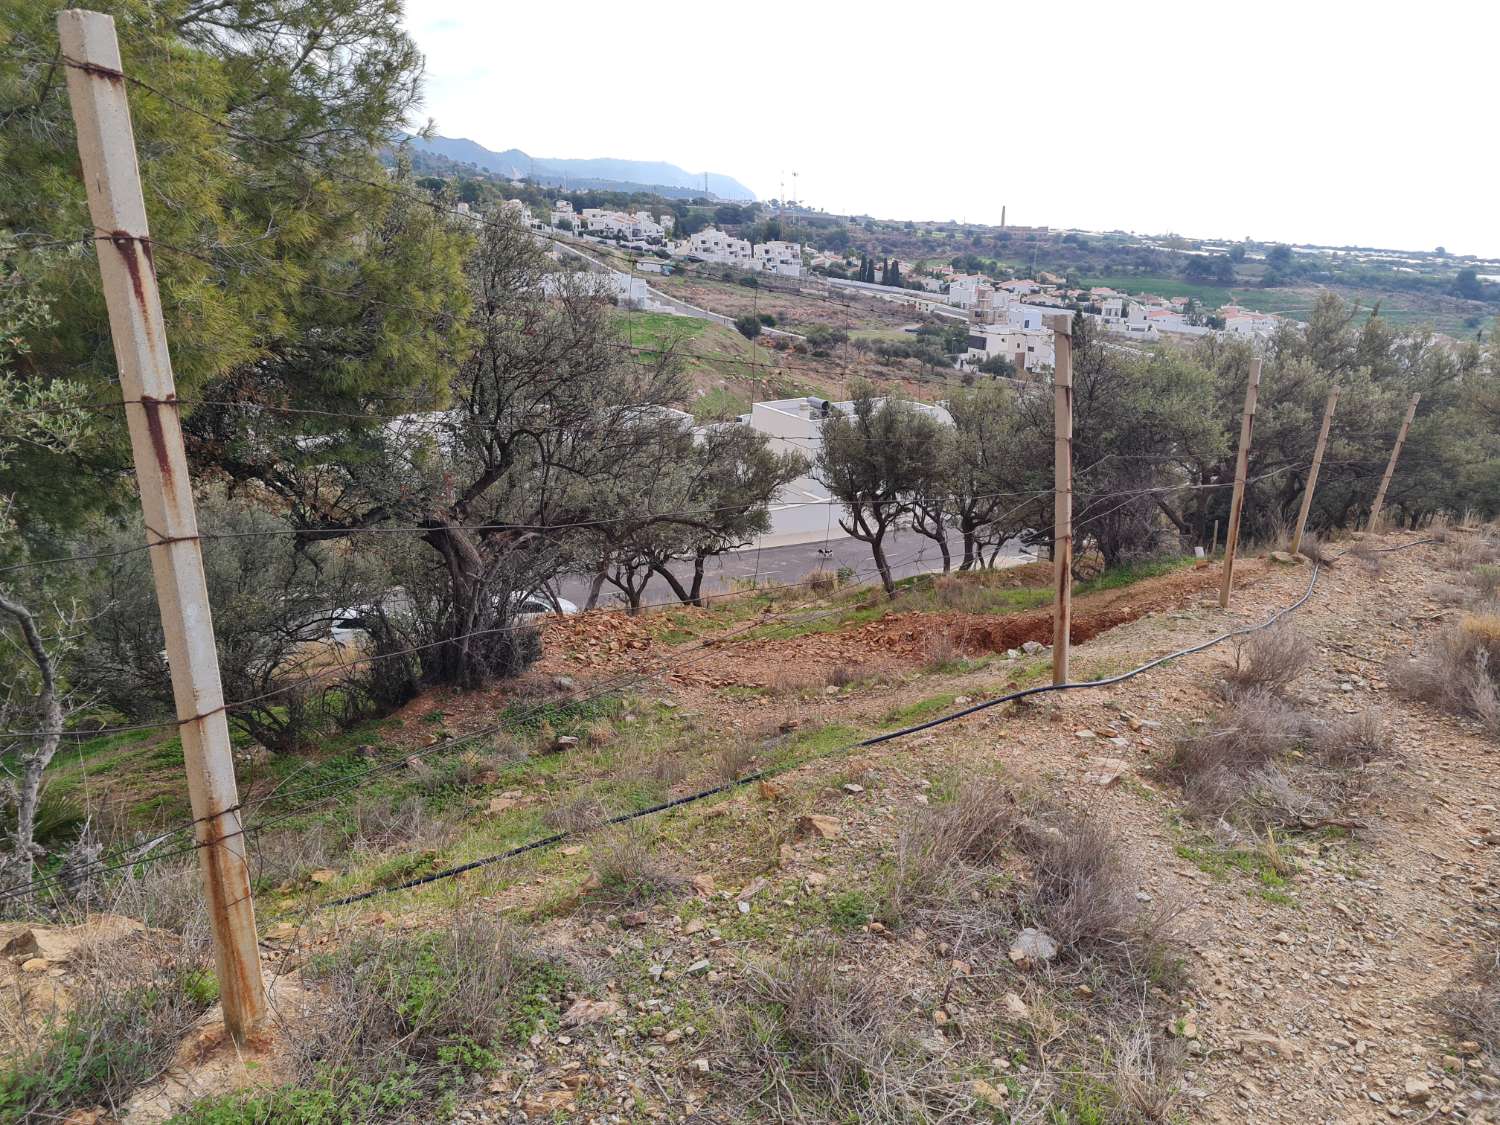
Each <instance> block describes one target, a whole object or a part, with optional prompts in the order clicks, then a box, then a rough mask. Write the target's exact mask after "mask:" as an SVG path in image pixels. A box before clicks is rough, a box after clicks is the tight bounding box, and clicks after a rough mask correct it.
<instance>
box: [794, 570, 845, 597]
mask: <svg viewBox="0 0 1500 1125" xmlns="http://www.w3.org/2000/svg"><path fill="white" fill-rule="evenodd" d="M802 588H803V589H805V590H806V591H807V592H808V593H809V594H812V595H814V596H815V597H819V598H826V597H827V596H828V595H829V594H831V593H833V592H834V591H835V590H837V589H838V588H839V580H838V576H837V575H836V574H834V573H832V572H831V571H827V570H815V571H813V572H812V573H810V574H808V575H807V576H806V577H805V578H803V579H802Z"/></svg>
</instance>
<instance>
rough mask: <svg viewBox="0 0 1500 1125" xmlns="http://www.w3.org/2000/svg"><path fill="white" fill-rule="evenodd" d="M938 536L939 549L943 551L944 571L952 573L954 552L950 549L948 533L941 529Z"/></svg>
mask: <svg viewBox="0 0 1500 1125" xmlns="http://www.w3.org/2000/svg"><path fill="white" fill-rule="evenodd" d="M936 538H937V545H938V550H939V551H941V552H942V553H943V573H944V574H950V573H952V571H953V552H952V551H951V550H949V549H948V533H947V532H946V531H940V532H939V533H938V534H937V536H936Z"/></svg>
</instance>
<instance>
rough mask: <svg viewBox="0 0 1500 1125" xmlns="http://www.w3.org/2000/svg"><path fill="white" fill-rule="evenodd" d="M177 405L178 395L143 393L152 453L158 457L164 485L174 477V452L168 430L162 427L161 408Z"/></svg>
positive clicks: (143, 408) (143, 406)
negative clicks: (159, 396) (161, 395)
mask: <svg viewBox="0 0 1500 1125" xmlns="http://www.w3.org/2000/svg"><path fill="white" fill-rule="evenodd" d="M176 405H177V396H176V395H173V396H172V397H171V398H164V399H162V398H152V397H151V396H150V395H146V394H143V395H141V409H142V410H143V411H145V414H146V430H147V432H148V433H149V434H150V435H151V453H152V455H153V456H154V457H155V458H156V464H157V467H158V468H159V469H161V475H162V484H163V485H166V484H167V483H168V482H170V481H171V479H172V453H171V447H170V446H169V445H168V444H167V433H166V430H165V429H163V427H162V420H161V408H162V407H164V406H176Z"/></svg>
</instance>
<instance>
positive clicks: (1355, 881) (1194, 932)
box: [1007, 548, 1500, 1122]
mask: <svg viewBox="0 0 1500 1125" xmlns="http://www.w3.org/2000/svg"><path fill="white" fill-rule="evenodd" d="M1432 552H1433V549H1432V548H1419V549H1417V550H1415V551H1411V552H1407V553H1404V554H1393V555H1389V556H1386V559H1385V562H1384V565H1383V573H1382V574H1380V575H1373V574H1370V573H1368V572H1367V571H1365V570H1364V569H1362V568H1361V567H1359V566H1358V564H1356V563H1354V562H1353V561H1352V560H1349V561H1346V562H1345V563H1344V564H1343V565H1341V566H1339V567H1337V568H1336V569H1335V570H1334V571H1332V572H1326V573H1325V575H1324V577H1323V579H1322V581H1321V582H1320V583H1319V586H1318V589H1317V591H1316V592H1315V594H1314V596H1313V598H1312V600H1311V601H1310V602H1309V604H1308V605H1307V607H1305V609H1304V610H1303V611H1302V612H1301V613H1300V614H1299V616H1298V626H1299V628H1301V629H1303V630H1305V631H1307V632H1308V633H1309V634H1310V635H1312V636H1313V637H1314V638H1315V639H1316V641H1317V642H1318V645H1319V654H1318V658H1317V660H1316V662H1315V664H1314V667H1313V669H1312V671H1311V672H1310V673H1309V674H1308V675H1307V676H1306V677H1305V678H1304V680H1303V681H1302V682H1301V683H1300V684H1299V685H1298V687H1297V694H1298V695H1299V696H1300V697H1301V698H1303V699H1304V700H1306V701H1308V702H1310V703H1311V704H1313V706H1314V709H1315V710H1316V711H1317V712H1319V713H1320V714H1324V715H1327V714H1333V713H1341V712H1354V711H1358V710H1363V709H1368V708H1378V709H1380V711H1381V712H1382V713H1383V714H1384V716H1385V721H1386V724H1387V729H1388V730H1389V731H1390V732H1391V733H1392V735H1393V742H1394V745H1395V747H1396V749H1397V753H1398V755H1399V761H1398V762H1397V763H1395V764H1394V765H1393V766H1391V767H1390V768H1388V769H1387V770H1386V771H1384V776H1382V777H1381V778H1380V779H1379V791H1378V793H1377V795H1376V796H1374V797H1373V798H1371V799H1370V800H1368V801H1367V802H1366V803H1365V804H1364V806H1363V807H1362V808H1361V809H1360V811H1359V816H1360V817H1361V820H1362V822H1363V823H1364V824H1366V825H1368V827H1367V828H1366V829H1365V830H1363V831H1360V832H1358V833H1357V834H1356V836H1355V838H1354V839H1353V840H1352V841H1350V842H1348V843H1334V844H1328V845H1319V844H1317V843H1303V844H1292V845H1288V846H1286V850H1287V851H1289V852H1291V853H1293V855H1294V856H1295V858H1296V860H1297V863H1298V865H1299V867H1300V870H1299V871H1298V873H1297V874H1295V875H1294V876H1293V877H1292V878H1291V883H1290V887H1289V888H1288V892H1289V893H1288V895H1286V896H1272V897H1286V898H1288V899H1289V901H1281V902H1278V901H1268V899H1267V897H1262V896H1261V895H1260V894H1258V893H1257V889H1258V888H1257V887H1256V885H1255V884H1254V881H1253V879H1251V878H1249V877H1247V876H1243V875H1236V876H1233V877H1230V878H1228V879H1224V878H1216V877H1215V876H1213V875H1210V874H1208V873H1205V872H1204V871H1202V870H1200V869H1199V867H1198V866H1195V864H1194V863H1193V862H1191V861H1190V860H1188V859H1185V858H1184V857H1183V856H1182V855H1181V854H1179V853H1180V851H1181V850H1183V849H1184V847H1185V840H1186V839H1187V837H1185V835H1184V833H1183V831H1182V830H1181V829H1180V828H1178V827H1175V826H1174V821H1175V817H1174V815H1173V810H1172V809H1171V808H1170V807H1163V806H1162V804H1160V803H1158V801H1157V799H1156V797H1155V795H1154V794H1152V793H1151V790H1149V789H1141V788H1139V787H1134V786H1132V787H1130V788H1129V789H1125V788H1122V789H1116V790H1111V791H1109V792H1107V793H1104V794H1100V795H1099V796H1098V797H1097V798H1094V801H1095V802H1097V805H1098V807H1099V808H1100V811H1101V812H1105V813H1106V815H1108V816H1109V818H1110V819H1111V820H1112V821H1113V822H1114V823H1115V824H1116V825H1117V827H1119V828H1120V829H1121V830H1122V831H1123V832H1124V833H1125V834H1126V836H1127V837H1129V838H1130V839H1132V840H1134V841H1135V844H1136V852H1137V854H1136V860H1137V862H1138V864H1140V866H1141V868H1142V869H1143V870H1147V871H1150V872H1151V874H1150V875H1149V876H1148V877H1147V878H1146V880H1145V885H1144V890H1145V892H1146V893H1149V894H1151V895H1153V896H1162V897H1165V898H1166V899H1168V900H1173V899H1175V900H1177V901H1180V902H1182V903H1183V904H1185V911H1184V914H1183V923H1184V929H1185V933H1186V935H1187V937H1188V941H1189V945H1190V948H1191V952H1192V964H1191V966H1190V970H1191V973H1192V976H1193V979H1194V985H1195V988H1194V992H1195V995H1194V1008H1195V1011H1194V1023H1196V1025H1197V1028H1198V1038H1197V1039H1196V1040H1195V1041H1193V1042H1191V1043H1190V1044H1189V1047H1190V1050H1191V1052H1192V1053H1191V1054H1190V1056H1189V1061H1188V1064H1187V1067H1186V1070H1185V1072H1184V1088H1185V1092H1186V1094H1187V1097H1188V1105H1189V1106H1190V1108H1191V1112H1192V1114H1193V1116H1194V1117H1195V1118H1197V1119H1202V1120H1209V1121H1288V1122H1290V1121H1297V1122H1366V1121H1381V1120H1391V1119H1420V1120H1425V1119H1429V1118H1442V1117H1445V1116H1447V1115H1448V1114H1449V1113H1450V1112H1452V1111H1453V1108H1454V1107H1453V1103H1454V1101H1455V1094H1456V1093H1457V1091H1458V1090H1459V1089H1461V1088H1463V1087H1465V1086H1467V1087H1473V1086H1474V1085H1475V1082H1476V1081H1478V1082H1479V1083H1480V1086H1481V1088H1487V1087H1488V1086H1490V1085H1492V1084H1494V1082H1495V1079H1494V1077H1493V1076H1491V1075H1489V1074H1488V1073H1487V1072H1484V1071H1482V1070H1479V1069H1478V1068H1477V1066H1471V1065H1468V1064H1466V1063H1464V1062H1463V1061H1462V1060H1459V1059H1458V1058H1457V1057H1456V1052H1455V1044H1454V1042H1453V1040H1452V1037H1451V1035H1450V1034H1449V1033H1448V1032H1447V1030H1446V1029H1445V1028H1444V1026H1443V1024H1442V1022H1441V1019H1440V1013H1439V1012H1438V1010H1437V1008H1436V1007H1435V1005H1436V1002H1437V1001H1438V998H1439V996H1440V995H1441V993H1442V992H1443V990H1444V989H1445V988H1446V987H1447V986H1448V985H1449V984H1450V983H1452V981H1453V980H1454V978H1455V977H1456V976H1457V975H1458V974H1460V973H1461V972H1462V971H1463V969H1464V968H1465V967H1466V966H1467V964H1468V962H1469V960H1470V959H1471V958H1472V956H1473V954H1474V950H1475V947H1476V944H1477V943H1478V942H1480V941H1481V940H1483V939H1484V938H1485V937H1486V936H1488V937H1489V938H1490V939H1491V940H1493V938H1494V936H1495V934H1494V930H1495V922H1494V920H1493V918H1492V917H1490V916H1489V914H1490V913H1491V908H1490V907H1489V905H1488V903H1487V895H1488V893H1489V892H1491V891H1492V890H1493V887H1494V882H1495V875H1496V872H1495V866H1494V860H1493V854H1494V853H1493V852H1492V851H1491V850H1490V846H1491V843H1492V842H1500V837H1494V836H1491V835H1490V833H1491V831H1492V830H1493V829H1494V826H1495V825H1496V822H1497V815H1496V808H1497V806H1500V748H1497V747H1496V746H1495V745H1494V744H1493V743H1492V742H1486V741H1485V740H1484V739H1483V738H1482V737H1480V736H1479V735H1477V734H1476V733H1475V732H1474V731H1472V730H1466V729H1465V728H1464V726H1463V724H1461V723H1459V722H1457V721H1455V720H1453V719H1450V718H1447V717H1445V716H1440V715H1437V714H1435V713H1433V712H1431V711H1428V710H1426V709H1424V708H1421V707H1415V706H1413V705H1411V704H1408V703H1406V702H1404V701H1403V700H1401V699H1399V698H1398V697H1396V696H1395V695H1394V694H1393V693H1392V692H1390V691H1388V690H1387V688H1386V685H1385V683H1384V680H1383V668H1384V665H1385V663H1386V661H1387V660H1388V659H1389V658H1390V657H1391V656H1392V655H1393V654H1398V653H1404V652H1407V651H1409V650H1410V649H1411V648H1412V647H1413V646H1414V643H1415V641H1416V639H1417V638H1419V637H1421V636H1422V635H1424V634H1425V633H1428V632H1430V631H1431V630H1432V629H1434V628H1436V625H1435V623H1434V620H1433V619H1434V617H1435V616H1436V615H1439V614H1440V612H1441V611H1440V610H1439V608H1438V607H1437V606H1435V605H1434V604H1433V603H1431V602H1430V601H1428V600H1427V599H1426V598H1425V596H1424V594H1423V591H1424V588H1425V586H1426V584H1427V582H1428V581H1429V579H1430V576H1431V573H1432V571H1431V566H1432ZM1306 581H1307V571H1306V570H1305V569H1297V570H1292V569H1288V570H1286V571H1285V572H1284V573H1280V574H1278V573H1274V572H1273V573H1271V574H1268V575H1267V576H1266V577H1265V579H1264V580H1263V581H1261V582H1259V583H1257V584H1255V585H1254V586H1251V587H1247V588H1245V589H1243V590H1242V591H1241V592H1240V594H1239V595H1238V597H1237V602H1236V606H1235V610H1234V613H1233V616H1234V617H1236V618H1243V619H1246V620H1249V619H1254V618H1257V617H1261V616H1264V615H1266V614H1268V613H1269V612H1271V611H1273V610H1274V609H1275V608H1277V607H1278V606H1279V605H1282V604H1286V603H1287V602H1289V601H1291V600H1293V599H1294V598H1295V597H1296V595H1297V594H1298V593H1299V592H1300V590H1301V589H1302V588H1304V587H1305V583H1306ZM1222 621H1223V617H1222V615H1221V614H1220V613H1219V611H1218V610H1217V607H1216V606H1211V605H1200V606H1197V607H1194V608H1191V609H1187V610H1183V611H1179V612H1175V613H1169V614H1165V615H1159V616H1155V617H1150V618H1146V619H1142V620H1140V621H1138V622H1136V623H1134V624H1132V625H1128V626H1126V627H1123V628H1121V629H1117V630H1115V631H1113V632H1111V633H1109V634H1106V635H1105V636H1104V637H1101V638H1100V639H1099V640H1098V641H1096V642H1095V643H1094V644H1093V645H1090V646H1086V648H1085V649H1083V650H1081V651H1085V652H1088V653H1090V654H1091V655H1092V656H1094V657H1096V658H1101V657H1107V656H1108V655H1109V654H1111V653H1113V654H1118V655H1120V656H1122V657H1129V658H1135V657H1140V656H1143V655H1145V654H1146V653H1148V652H1152V651H1160V650H1162V649H1164V648H1167V647H1171V646H1173V645H1177V644H1180V643H1182V641H1183V639H1184V633H1186V632H1188V631H1189V630H1190V629H1191V630H1192V631H1203V632H1209V631H1211V630H1212V628H1214V627H1216V626H1217V625H1218V624H1220V623H1222ZM1226 659H1227V654H1226V653H1225V652H1224V651H1223V650H1213V651H1210V652H1209V653H1205V654H1202V655H1200V656H1195V657H1192V658H1189V659H1188V660H1185V661H1182V662H1180V663H1178V664H1174V665H1172V666H1170V667H1169V668H1167V669H1163V670H1162V671H1160V672H1157V673H1151V674H1149V675H1148V676H1146V677H1142V678H1141V679H1140V680H1137V681H1133V682H1132V684H1129V685H1125V686H1124V687H1123V688H1121V689H1116V690H1115V691H1112V692H1110V693H1107V694H1106V693H1103V692H1101V693H1092V692H1091V693H1087V694H1086V695H1083V694H1080V695H1079V696H1074V697H1070V698H1069V700H1068V702H1067V703H1066V704H1064V705H1063V713H1064V715H1065V721H1064V722H1063V723H1062V724H1061V726H1062V727H1064V728H1065V729H1066V730H1067V731H1069V732H1071V731H1073V730H1074V729H1075V728H1077V729H1084V728H1087V727H1088V726H1089V725H1090V723H1091V722H1093V723H1097V722H1100V721H1105V720H1106V719H1107V716H1108V708H1109V706H1110V704H1115V705H1117V706H1122V707H1126V708H1129V709H1130V710H1131V711H1132V712H1134V713H1136V714H1139V715H1142V716H1145V717H1150V716H1167V715H1170V716H1172V717H1173V718H1175V719H1181V718H1187V717H1191V716H1193V715H1195V714H1206V713H1207V712H1208V711H1209V710H1210V708H1211V707H1212V699H1211V698H1210V697H1209V695H1208V694H1207V692H1206V691H1205V690H1204V688H1205V687H1206V685H1207V683H1208V681H1209V674H1210V673H1211V671H1212V670H1213V669H1214V668H1215V666H1217V665H1221V664H1223V663H1224V662H1225V661H1226ZM1018 733H1021V732H1018ZM1141 741H1142V742H1146V741H1148V739H1142V740H1141ZM1021 742H1022V746H1020V747H1017V748H1016V749H1017V750H1018V751H1019V752H1020V753H1022V754H1027V753H1028V751H1030V750H1032V749H1035V750H1036V751H1038V753H1039V757H1040V759H1041V760H1038V759H1037V758H1032V759H1031V763H1030V764H1031V765H1033V767H1036V766H1042V767H1043V770H1044V772H1046V769H1047V767H1051V768H1052V769H1053V770H1057V771H1060V772H1062V773H1064V774H1067V775H1071V778H1072V780H1073V781H1074V782H1075V783H1076V784H1080V785H1086V784H1087V782H1086V781H1085V779H1084V778H1083V777H1081V776H1079V774H1080V772H1082V771H1081V770H1080V768H1079V765H1078V762H1077V758H1078V754H1077V752H1076V750H1073V751H1072V752H1070V750H1069V748H1068V747H1067V746H1066V737H1065V736H1060V737H1055V738H1053V739H1050V740H1042V741H1041V742H1040V743H1038V742H1037V741H1036V740H1034V739H1033V738H1032V737H1031V732H1030V731H1026V732H1024V733H1021ZM1143 748H1144V749H1146V750H1148V751H1149V750H1150V749H1151V747H1149V746H1145V747H1143ZM1007 756H1008V755H1007ZM1069 758H1072V759H1074V761H1073V762H1069V761H1068V759H1069ZM1084 761H1085V764H1086V763H1087V761H1088V759H1087V758H1085V759H1084ZM1074 792H1075V793H1076V792H1078V791H1077V790H1076V789H1075V790H1074ZM1143 795H1144V796H1146V797H1147V798H1148V799H1146V800H1144V801H1143V800H1142V796H1143ZM1161 796H1163V797H1165V798H1166V800H1167V801H1168V802H1170V801H1172V800H1174V799H1175V795H1174V794H1171V793H1162V794H1161ZM1085 799H1089V798H1088V796H1087V794H1086V793H1085ZM1445 1059H1446V1069H1445ZM1465 1072H1467V1074H1468V1077H1467V1078H1466V1077H1465ZM1408 1080H1411V1081H1412V1082H1413V1087H1412V1090H1413V1093H1412V1096H1411V1097H1408V1094H1407V1083H1408ZM1418 1084H1425V1085H1426V1086H1428V1087H1430V1091H1431V1092H1430V1093H1428V1094H1424V1093H1423V1092H1422V1091H1421V1090H1420V1089H1419V1088H1418Z"/></svg>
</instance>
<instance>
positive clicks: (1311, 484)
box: [1292, 383, 1339, 556]
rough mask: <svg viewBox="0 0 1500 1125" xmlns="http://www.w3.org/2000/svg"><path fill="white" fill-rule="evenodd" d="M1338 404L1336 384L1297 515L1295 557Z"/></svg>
mask: <svg viewBox="0 0 1500 1125" xmlns="http://www.w3.org/2000/svg"><path fill="white" fill-rule="evenodd" d="M1338 404H1339V385H1338V384H1337V383H1335V384H1334V385H1333V389H1332V390H1331V391H1329V392H1328V405H1327V406H1325V407H1324V408H1323V428H1322V429H1320V430H1319V431H1318V444H1317V445H1316V446H1315V447H1314V448H1313V459H1312V467H1311V468H1310V469H1308V470H1307V488H1306V489H1305V490H1304V491H1303V493H1302V510H1301V511H1300V512H1298V513H1297V530H1296V531H1295V532H1293V533H1292V555H1293V556H1295V555H1296V554H1297V552H1299V551H1301V550H1302V533H1303V532H1304V531H1306V530H1307V514H1308V513H1309V512H1311V511H1312V499H1313V489H1315V488H1317V487H1318V470H1319V469H1320V468H1322V467H1323V450H1324V449H1326V448H1327V446H1328V430H1329V428H1330V427H1331V426H1332V425H1333V412H1334V409H1335V408H1336V407H1337V406H1338Z"/></svg>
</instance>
